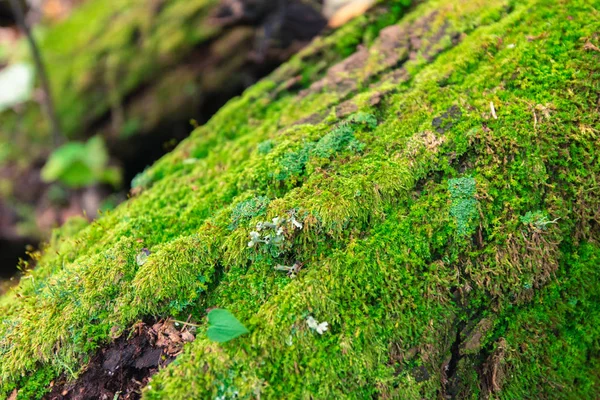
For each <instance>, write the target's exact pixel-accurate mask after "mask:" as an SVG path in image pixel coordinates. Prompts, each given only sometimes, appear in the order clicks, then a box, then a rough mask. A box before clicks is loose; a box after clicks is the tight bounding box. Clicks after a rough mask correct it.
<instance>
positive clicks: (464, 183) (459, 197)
mask: <svg viewBox="0 0 600 400" xmlns="http://www.w3.org/2000/svg"><path fill="white" fill-rule="evenodd" d="M448 191H449V192H450V199H451V200H452V205H451V206H450V215H452V216H453V217H454V218H455V219H456V225H457V229H456V232H457V234H458V235H459V236H466V235H469V236H470V235H471V234H472V233H473V229H474V225H475V222H476V221H477V217H478V212H477V200H476V199H475V192H476V188H475V179H473V178H471V177H465V178H458V179H451V180H450V181H448Z"/></svg>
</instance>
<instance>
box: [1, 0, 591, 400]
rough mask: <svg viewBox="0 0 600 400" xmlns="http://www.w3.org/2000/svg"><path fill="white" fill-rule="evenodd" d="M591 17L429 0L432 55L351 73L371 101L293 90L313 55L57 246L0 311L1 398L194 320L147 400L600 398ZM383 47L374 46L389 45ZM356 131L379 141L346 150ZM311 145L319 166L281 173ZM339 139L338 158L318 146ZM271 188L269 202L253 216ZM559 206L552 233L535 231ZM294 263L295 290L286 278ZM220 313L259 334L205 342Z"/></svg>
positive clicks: (424, 13) (425, 37)
mask: <svg viewBox="0 0 600 400" xmlns="http://www.w3.org/2000/svg"><path fill="white" fill-rule="evenodd" d="M594 12H596V11H594V10H593V8H592V7H591V5H590V4H589V3H588V2H586V1H571V2H568V3H567V2H559V1H556V2H554V1H551V2H546V1H535V0H529V1H523V2H512V1H502V2H496V3H494V4H490V3H489V2H484V1H480V2H469V4H466V3H464V2H460V1H451V2H448V1H441V0H440V1H430V2H425V3H423V4H422V5H420V6H418V7H416V8H415V9H414V10H413V11H411V13H409V14H408V15H407V16H406V18H399V19H398V21H397V22H396V23H397V24H398V25H399V26H400V28H408V27H414V26H420V27H421V28H420V29H421V31H422V35H421V37H420V39H421V43H422V45H421V46H417V45H416V43H417V42H416V39H418V38H416V39H415V41H414V43H413V44H412V45H411V46H412V48H411V51H413V52H414V53H415V54H413V55H412V56H411V57H409V58H408V59H406V60H404V61H402V63H401V64H398V65H392V66H389V67H386V68H387V69H386V68H383V69H381V70H371V71H376V72H375V73H374V74H370V73H367V72H365V71H364V70H363V69H362V68H358V70H352V69H351V68H350V69H349V70H348V71H347V73H348V75H351V76H353V77H356V79H363V78H364V79H365V81H363V82H362V84H360V85H356V86H354V87H353V88H351V89H348V86H344V87H340V86H339V82H337V81H335V80H330V81H328V82H326V84H325V85H324V86H322V87H321V86H319V88H320V89H319V90H317V88H316V87H315V86H313V90H312V91H311V90H310V87H311V86H312V85H308V87H309V91H308V92H306V93H304V94H303V95H296V94H295V93H292V92H288V91H281V90H280V88H281V85H283V84H284V82H283V81H281V80H279V78H278V77H286V80H287V79H289V77H287V76H286V74H287V72H286V71H290V70H294V68H295V67H294V65H295V64H294V63H299V61H298V60H300V59H301V57H306V56H307V53H304V55H302V56H299V57H298V58H296V59H295V61H292V63H291V64H289V65H291V66H289V65H288V66H284V67H282V68H281V69H280V70H278V71H277V72H275V73H274V74H273V75H272V76H271V77H270V78H268V79H266V80H264V81H262V82H260V83H259V84H257V85H255V86H254V87H252V88H251V89H249V90H247V91H246V93H245V94H244V95H243V96H242V97H240V98H238V99H235V100H232V101H231V102H230V103H229V104H228V105H227V106H225V107H224V108H223V109H222V110H221V111H220V112H219V113H217V115H215V117H214V118H213V119H211V121H209V122H208V123H207V124H206V125H205V126H203V127H200V128H198V129H197V130H196V131H195V132H194V133H193V134H192V136H191V137H190V138H189V139H187V140H186V141H184V142H183V143H182V144H181V145H180V146H179V147H178V148H177V149H176V150H175V151H174V152H172V153H171V154H169V155H167V156H165V157H164V158H162V159H161V160H160V161H159V162H157V163H156V164H155V165H154V166H153V167H151V168H150V169H149V170H148V171H147V172H146V173H147V174H148V176H150V177H152V179H151V182H152V184H151V186H150V185H148V186H147V187H146V188H145V190H144V191H141V193H140V194H139V195H137V196H136V197H135V198H133V199H131V200H129V201H128V202H126V203H124V204H123V205H121V206H119V207H118V208H117V209H115V210H114V211H111V212H109V213H106V214H105V215H104V216H103V217H102V218H100V219H98V220H97V221H95V222H94V223H92V224H91V225H90V226H88V227H86V228H83V229H82V230H81V231H79V232H78V233H75V234H73V235H72V236H69V235H65V236H64V237H63V238H62V239H59V240H58V241H56V242H55V243H53V244H52V246H51V248H50V249H48V250H46V252H45V253H44V255H43V256H42V258H41V259H40V261H39V263H38V267H37V268H36V269H35V270H33V271H31V273H30V274H29V275H28V276H27V277H26V278H24V279H23V280H22V282H21V283H20V285H19V286H18V287H17V288H16V289H15V290H13V291H12V292H11V293H9V294H8V295H6V296H4V297H3V298H2V299H1V300H0V313H1V315H3V318H2V320H1V323H0V382H1V383H0V393H2V394H5V393H8V392H9V391H10V390H12V389H13V388H14V387H15V386H18V387H23V388H28V389H27V390H29V388H33V387H36V383H35V382H39V379H40V374H45V372H42V371H46V370H47V369H46V368H48V370H51V371H55V372H59V371H62V372H67V373H70V372H69V371H70V370H71V371H73V372H74V373H77V371H78V367H79V366H81V365H82V364H83V363H85V362H86V361H87V359H88V357H89V354H91V352H92V351H94V350H95V349H97V348H99V347H100V346H102V345H103V344H105V343H106V342H107V341H108V340H109V338H108V333H109V332H110V330H111V328H113V327H115V326H117V327H120V329H126V328H127V327H130V326H131V325H132V324H133V323H135V322H136V321H137V320H139V319H141V318H143V317H148V316H160V317H167V316H174V317H181V316H182V317H184V318H187V316H188V315H190V314H191V315H192V316H193V318H194V319H195V321H197V322H199V323H200V325H201V327H200V328H199V330H198V336H197V339H196V341H195V342H194V343H192V344H190V345H188V346H186V347H185V350H184V353H183V354H182V355H180V356H179V357H178V358H177V359H176V360H175V362H174V363H173V364H171V365H170V366H169V367H168V368H165V369H164V370H162V371H161V372H159V373H158V374H157V375H156V376H155V377H154V378H153V379H152V381H151V382H150V384H149V385H148V387H147V388H145V390H144V396H145V397H146V398H148V399H155V398H169V399H178V398H181V399H184V398H190V397H194V398H211V397H217V396H225V397H227V396H232V395H234V394H236V393H237V395H238V396H239V397H240V398H254V397H259V396H260V397H261V398H283V397H286V398H308V397H313V398H370V397H374V396H379V397H389V398H415V399H417V398H419V399H420V398H435V397H439V396H444V395H449V396H452V395H454V396H457V397H460V398H476V397H483V396H490V397H492V398H514V397H528V396H530V394H531V393H535V394H536V396H540V397H546V398H553V397H570V395H571V394H573V395H575V396H576V397H581V398H591V397H593V395H594V393H597V392H598V385H600V379H599V378H598V375H597V373H595V372H594V371H596V370H597V367H598V360H599V357H598V354H599V353H598V340H599V339H600V331H598V329H597V328H596V327H597V326H600V324H599V323H600V315H598V312H597V310H596V309H597V308H598V307H597V305H598V303H599V301H600V296H599V294H600V293H599V291H598V288H597V287H596V286H597V284H596V282H597V279H595V278H594V277H595V274H596V272H595V269H596V268H595V266H596V265H597V262H598V258H599V257H600V253H599V251H600V250H599V248H598V244H597V242H598V235H599V234H600V233H599V231H598V223H597V210H598V209H599V208H600V197H599V196H598V191H597V190H596V189H597V182H598V178H599V177H600V168H599V165H600V160H599V159H598V157H599V155H598V152H597V148H598V132H597V129H596V128H595V127H596V126H598V124H599V122H600V121H599V118H600V117H599V115H598V114H597V113H596V112H593V110H595V107H597V104H596V100H597V98H598V93H599V92H600V88H599V87H598V84H597V82H598V81H600V70H599V67H598V66H599V65H600V63H599V62H598V61H599V59H600V54H599V53H598V52H595V51H594V50H590V49H589V48H590V46H587V48H586V46H585V43H587V41H589V42H590V43H592V44H594V46H600V43H599V42H598V41H599V40H600V39H599V38H598V36H597V34H596V35H595V33H596V32H598V31H600V24H599V23H596V22H594V21H598V20H600V19H595V20H594V19H590V18H589V16H590V15H593V13H594ZM444 21H449V22H448V23H447V24H445V22H444ZM334 36H335V34H334ZM369 44H370V46H371V47H370V48H369V52H368V57H375V56H376V55H377V53H380V52H379V50H378V49H379V48H378V47H377V46H381V45H382V41H381V40H379V39H376V40H373V41H372V42H370V43H369ZM318 49H319V47H318V46H315V47H313V50H314V51H315V52H317V51H318ZM432 49H434V50H432ZM306 51H308V52H310V50H306ZM398 51H400V52H401V51H408V49H406V48H404V49H402V48H399V49H398ZM365 65H367V66H368V65H371V64H370V63H369V62H366V64H363V66H365ZM365 68H366V67H365ZM400 69H404V70H405V72H407V73H408V75H407V76H405V75H394V74H393V73H394V72H395V71H399V70H400ZM399 76H400V78H399ZM321 77H322V76H315V77H314V80H315V81H316V80H318V79H320V78H321ZM342 92H344V93H345V94H343V95H341V94H340V93H342ZM373 96H377V97H379V98H380V100H379V101H378V102H371V101H370V99H372V98H373ZM355 99H356V101H355V104H356V105H357V108H358V110H357V111H358V112H359V113H360V114H354V117H349V118H351V119H359V118H360V119H364V121H365V122H364V123H361V124H358V126H356V127H355V128H356V129H353V130H352V134H351V135H349V134H348V132H347V131H346V130H342V131H337V129H339V128H340V126H347V125H340V123H341V122H343V120H340V119H339V118H338V117H336V107H337V106H338V105H339V104H340V103H341V102H343V101H348V100H351V101H352V100H355ZM490 102H492V103H493V104H494V106H495V111H496V114H497V115H496V117H497V118H494V117H493V116H492V113H491V109H490ZM449 110H455V111H453V112H451V113H449ZM456 110H459V111H460V113H459V112H456ZM445 113H448V116H451V117H452V118H451V121H450V122H448V121H446V122H444V123H443V124H439V123H438V122H439V120H438V118H439V117H440V116H444V114H445ZM450 114H452V115H450ZM315 115H316V116H319V118H313V117H314V116H315ZM367 116H368V117H367ZM371 116H372V117H371ZM365 118H366V119H365ZM373 118H375V119H376V121H377V122H378V124H377V125H376V126H375V124H374V123H371V122H374V121H375V120H374V119H373ZM444 118H445V117H444ZM446 119H447V118H446ZM311 121H312V122H311ZM369 121H371V122H369ZM436 121H438V122H436ZM355 125H356V124H355ZM352 126H354V125H352ZM440 128H441V129H440ZM344 129H345V128H344ZM332 132H337V133H335V134H333V136H331V135H332ZM267 140H270V141H272V142H273V143H274V146H273V148H272V149H271V150H270V151H269V152H261V151H257V149H258V146H259V144H261V143H264V142H265V141H267ZM353 141H356V142H357V143H358V142H359V143H361V146H360V147H361V148H360V151H347V150H348V148H347V146H348V144H350V143H355V142H353ZM309 143H310V144H312V145H311V146H308V147H309V149H308V150H307V152H306V160H305V161H303V169H302V173H301V174H300V175H298V176H297V178H296V179H293V180H292V179H288V180H285V181H282V180H279V179H277V177H276V174H275V172H276V171H278V168H280V167H281V163H282V162H283V160H285V159H286V155H289V154H295V153H297V152H298V151H299V150H301V149H302V148H304V147H305V146H307V144H309ZM319 143H321V144H322V145H323V148H324V149H325V150H324V153H323V154H324V155H325V157H321V156H315V155H314V154H312V153H311V152H312V151H313V150H314V149H315V148H316V146H317V145H318V144H319ZM331 149H334V150H335V151H333V152H331V151H330V150H331ZM190 157H193V158H194V161H193V162H189V160H190ZM301 161H302V160H301ZM259 196H262V197H265V198H268V199H270V201H269V202H268V204H266V205H265V207H264V208H263V207H262V206H260V207H249V208H248V210H246V207H245V206H240V205H241V204H244V202H247V201H250V200H249V199H254V198H259ZM475 199H476V202H477V203H476V210H477V212H476V213H475V211H474V209H475V205H474V204H473V201H474V200H475ZM465 201H467V203H468V204H466V206H465V204H463V202H465ZM248 205H250V203H248ZM236 210H237V211H236ZM257 210H260V211H257ZM539 210H544V213H545V215H547V218H548V219H549V220H551V221H555V222H556V223H552V224H547V225H546V229H543V230H540V229H537V228H536V227H535V226H533V225H531V224H523V222H522V217H523V216H525V215H527V213H528V212H531V213H534V212H536V211H539ZM246 211H248V212H246ZM459 211H460V212H459ZM236 212H237V213H238V214H239V215H240V216H243V218H242V217H240V218H238V219H236V222H237V225H236V226H235V227H233V228H234V229H233V230H232V229H230V228H231V224H232V222H233V220H232V216H234V215H236ZM292 214H293V215H295V218H297V219H298V220H299V222H300V223H301V224H302V229H300V230H295V231H292V230H291V229H289V230H287V231H285V230H284V231H283V234H284V235H285V239H286V247H285V251H282V252H277V253H273V254H268V255H266V256H264V257H257V256H256V254H257V251H256V249H255V248H249V247H248V241H249V240H250V238H251V236H250V232H251V231H253V230H254V229H255V227H256V225H257V223H259V222H262V221H271V220H272V219H273V218H276V217H285V216H289V215H292ZM233 219H235V218H233ZM461 221H462V222H461ZM475 221H476V222H477V223H475ZM461 227H462V228H461ZM457 233H461V235H457ZM142 248H147V249H149V251H150V255H149V256H148V258H147V260H146V262H145V263H143V265H138V263H137V262H136V256H137V255H138V254H139V252H140V251H141V249H142ZM296 262H299V263H301V264H302V265H303V268H302V269H301V270H300V272H299V273H298V274H297V276H296V277H295V278H293V279H292V278H290V277H288V276H286V275H285V274H283V273H281V272H280V271H277V270H276V269H275V267H276V266H277V265H278V264H282V265H292V264H294V263H296ZM209 307H220V308H226V309H228V310H229V311H231V312H232V313H233V314H234V315H235V316H236V318H238V319H239V320H240V321H241V322H242V323H244V325H245V326H247V327H248V328H249V330H250V334H249V335H245V336H242V337H239V338H237V339H236V340H234V341H231V342H228V343H225V344H216V343H212V342H210V341H208V339H207V338H206V336H205V330H206V326H205V323H206V320H205V315H206V312H205V311H206V309H207V308H209ZM179 314H181V316H180V315H179ZM308 317H313V318H315V319H316V320H318V321H320V322H328V324H329V330H328V331H326V332H324V333H323V334H322V335H320V334H318V333H316V332H315V331H314V330H312V329H310V328H309V327H308V325H307V322H306V321H307V318H308ZM566 388H568V389H566ZM566 390H568V392H567V391H566ZM40 393H41V390H40V391H38V392H37V394H38V395H39V394H40Z"/></svg>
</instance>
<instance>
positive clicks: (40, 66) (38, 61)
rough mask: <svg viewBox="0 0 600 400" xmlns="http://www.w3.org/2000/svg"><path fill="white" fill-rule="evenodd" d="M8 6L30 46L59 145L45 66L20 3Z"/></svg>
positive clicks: (58, 124) (59, 133)
mask: <svg viewBox="0 0 600 400" xmlns="http://www.w3.org/2000/svg"><path fill="white" fill-rule="evenodd" d="M9 1H10V6H11V8H12V10H13V13H14V14H15V19H16V21H17V24H19V27H20V28H21V30H22V31H23V32H24V33H25V36H26V37H27V41H28V42H29V47H30V48H31V54H32V55H33V61H34V62H35V67H36V69H37V72H38V75H39V77H40V83H41V85H42V91H43V92H44V99H43V103H44V108H45V110H46V114H47V117H48V119H49V120H50V124H51V126H52V137H53V139H54V145H55V146H59V145H60V144H61V143H62V141H63V136H62V131H61V129H60V123H59V121H58V117H57V115H56V109H55V108H54V101H53V99H52V92H51V90H50V83H49V81H48V75H47V74H46V68H45V67H44V62H43V61H42V55H41V53H40V50H39V48H38V46H37V43H36V41H35V39H34V37H33V34H32V33H31V30H30V29H29V26H28V25H27V22H26V21H25V13H24V12H23V8H22V7H21V3H19V0H9Z"/></svg>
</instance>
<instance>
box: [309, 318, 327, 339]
mask: <svg viewBox="0 0 600 400" xmlns="http://www.w3.org/2000/svg"><path fill="white" fill-rule="evenodd" d="M306 324H307V325H308V327H309V328H310V329H312V330H314V331H316V332H317V333H318V334H319V335H322V334H323V332H325V331H326V330H327V329H329V328H328V327H329V324H328V323H327V322H321V323H319V321H317V320H316V319H314V318H313V317H312V316H310V315H309V316H308V317H307V318H306Z"/></svg>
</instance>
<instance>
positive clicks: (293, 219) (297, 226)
mask: <svg viewBox="0 0 600 400" xmlns="http://www.w3.org/2000/svg"><path fill="white" fill-rule="evenodd" d="M292 224H293V225H294V226H295V227H296V228H298V229H302V224H301V223H300V222H298V221H297V220H296V218H293V217H292Z"/></svg>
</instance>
